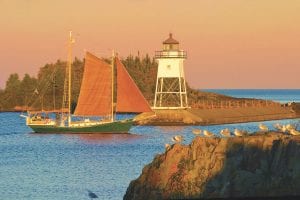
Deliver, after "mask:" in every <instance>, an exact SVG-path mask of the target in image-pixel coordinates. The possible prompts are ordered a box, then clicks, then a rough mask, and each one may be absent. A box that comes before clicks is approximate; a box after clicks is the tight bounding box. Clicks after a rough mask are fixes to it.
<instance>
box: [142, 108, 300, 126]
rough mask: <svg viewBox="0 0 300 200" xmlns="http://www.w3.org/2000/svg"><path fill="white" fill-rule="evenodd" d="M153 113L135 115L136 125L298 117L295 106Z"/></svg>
mask: <svg viewBox="0 0 300 200" xmlns="http://www.w3.org/2000/svg"><path fill="white" fill-rule="evenodd" d="M154 113H155V114H153V113H152V114H150V113H143V114H140V115H138V116H137V117H136V121H137V122H136V125H145V126H190V125H200V126H208V125H222V124H236V123H248V122H261V121H272V120H284V119H298V118H300V110H299V107H298V109H295V107H292V106H288V107H261V108H256V107H252V108H227V109H220V108H219V109H186V110H155V111H154Z"/></svg>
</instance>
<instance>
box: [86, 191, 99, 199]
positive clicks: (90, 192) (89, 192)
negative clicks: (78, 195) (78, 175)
mask: <svg viewBox="0 0 300 200" xmlns="http://www.w3.org/2000/svg"><path fill="white" fill-rule="evenodd" d="M87 191H88V195H89V197H90V198H91V199H97V198H98V196H97V195H96V194H95V193H94V192H92V191H90V190H87Z"/></svg>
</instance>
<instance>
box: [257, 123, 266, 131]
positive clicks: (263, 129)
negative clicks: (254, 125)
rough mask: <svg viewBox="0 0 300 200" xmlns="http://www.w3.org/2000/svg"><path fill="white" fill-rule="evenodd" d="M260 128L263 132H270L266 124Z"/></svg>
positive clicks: (260, 125) (259, 126)
mask: <svg viewBox="0 0 300 200" xmlns="http://www.w3.org/2000/svg"><path fill="white" fill-rule="evenodd" d="M258 128H259V130H261V131H263V132H267V131H268V130H269V129H268V127H267V126H266V125H264V124H259V125H258Z"/></svg>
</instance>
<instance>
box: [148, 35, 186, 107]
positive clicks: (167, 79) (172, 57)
mask: <svg viewBox="0 0 300 200" xmlns="http://www.w3.org/2000/svg"><path fill="white" fill-rule="evenodd" d="M155 59H156V60H157V61H158V70H157V79H156V89H155V97H154V105H153V109H185V108H187V107H188V101H187V92H186V83H185V77H184V68H183V61H184V60H185V59H186V52H185V51H183V50H179V42H178V41H176V40H175V39H173V37H172V34H171V33H170V35H169V38H168V39H167V40H165V41H164V42H163V50H162V51H156V52H155Z"/></svg>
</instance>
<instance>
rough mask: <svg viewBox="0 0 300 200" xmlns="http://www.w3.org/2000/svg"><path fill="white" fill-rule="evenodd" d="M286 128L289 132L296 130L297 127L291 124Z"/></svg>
mask: <svg viewBox="0 0 300 200" xmlns="http://www.w3.org/2000/svg"><path fill="white" fill-rule="evenodd" d="M285 128H286V129H287V130H288V131H291V130H293V129H295V126H294V125H291V124H287V125H286V126H285Z"/></svg>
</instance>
